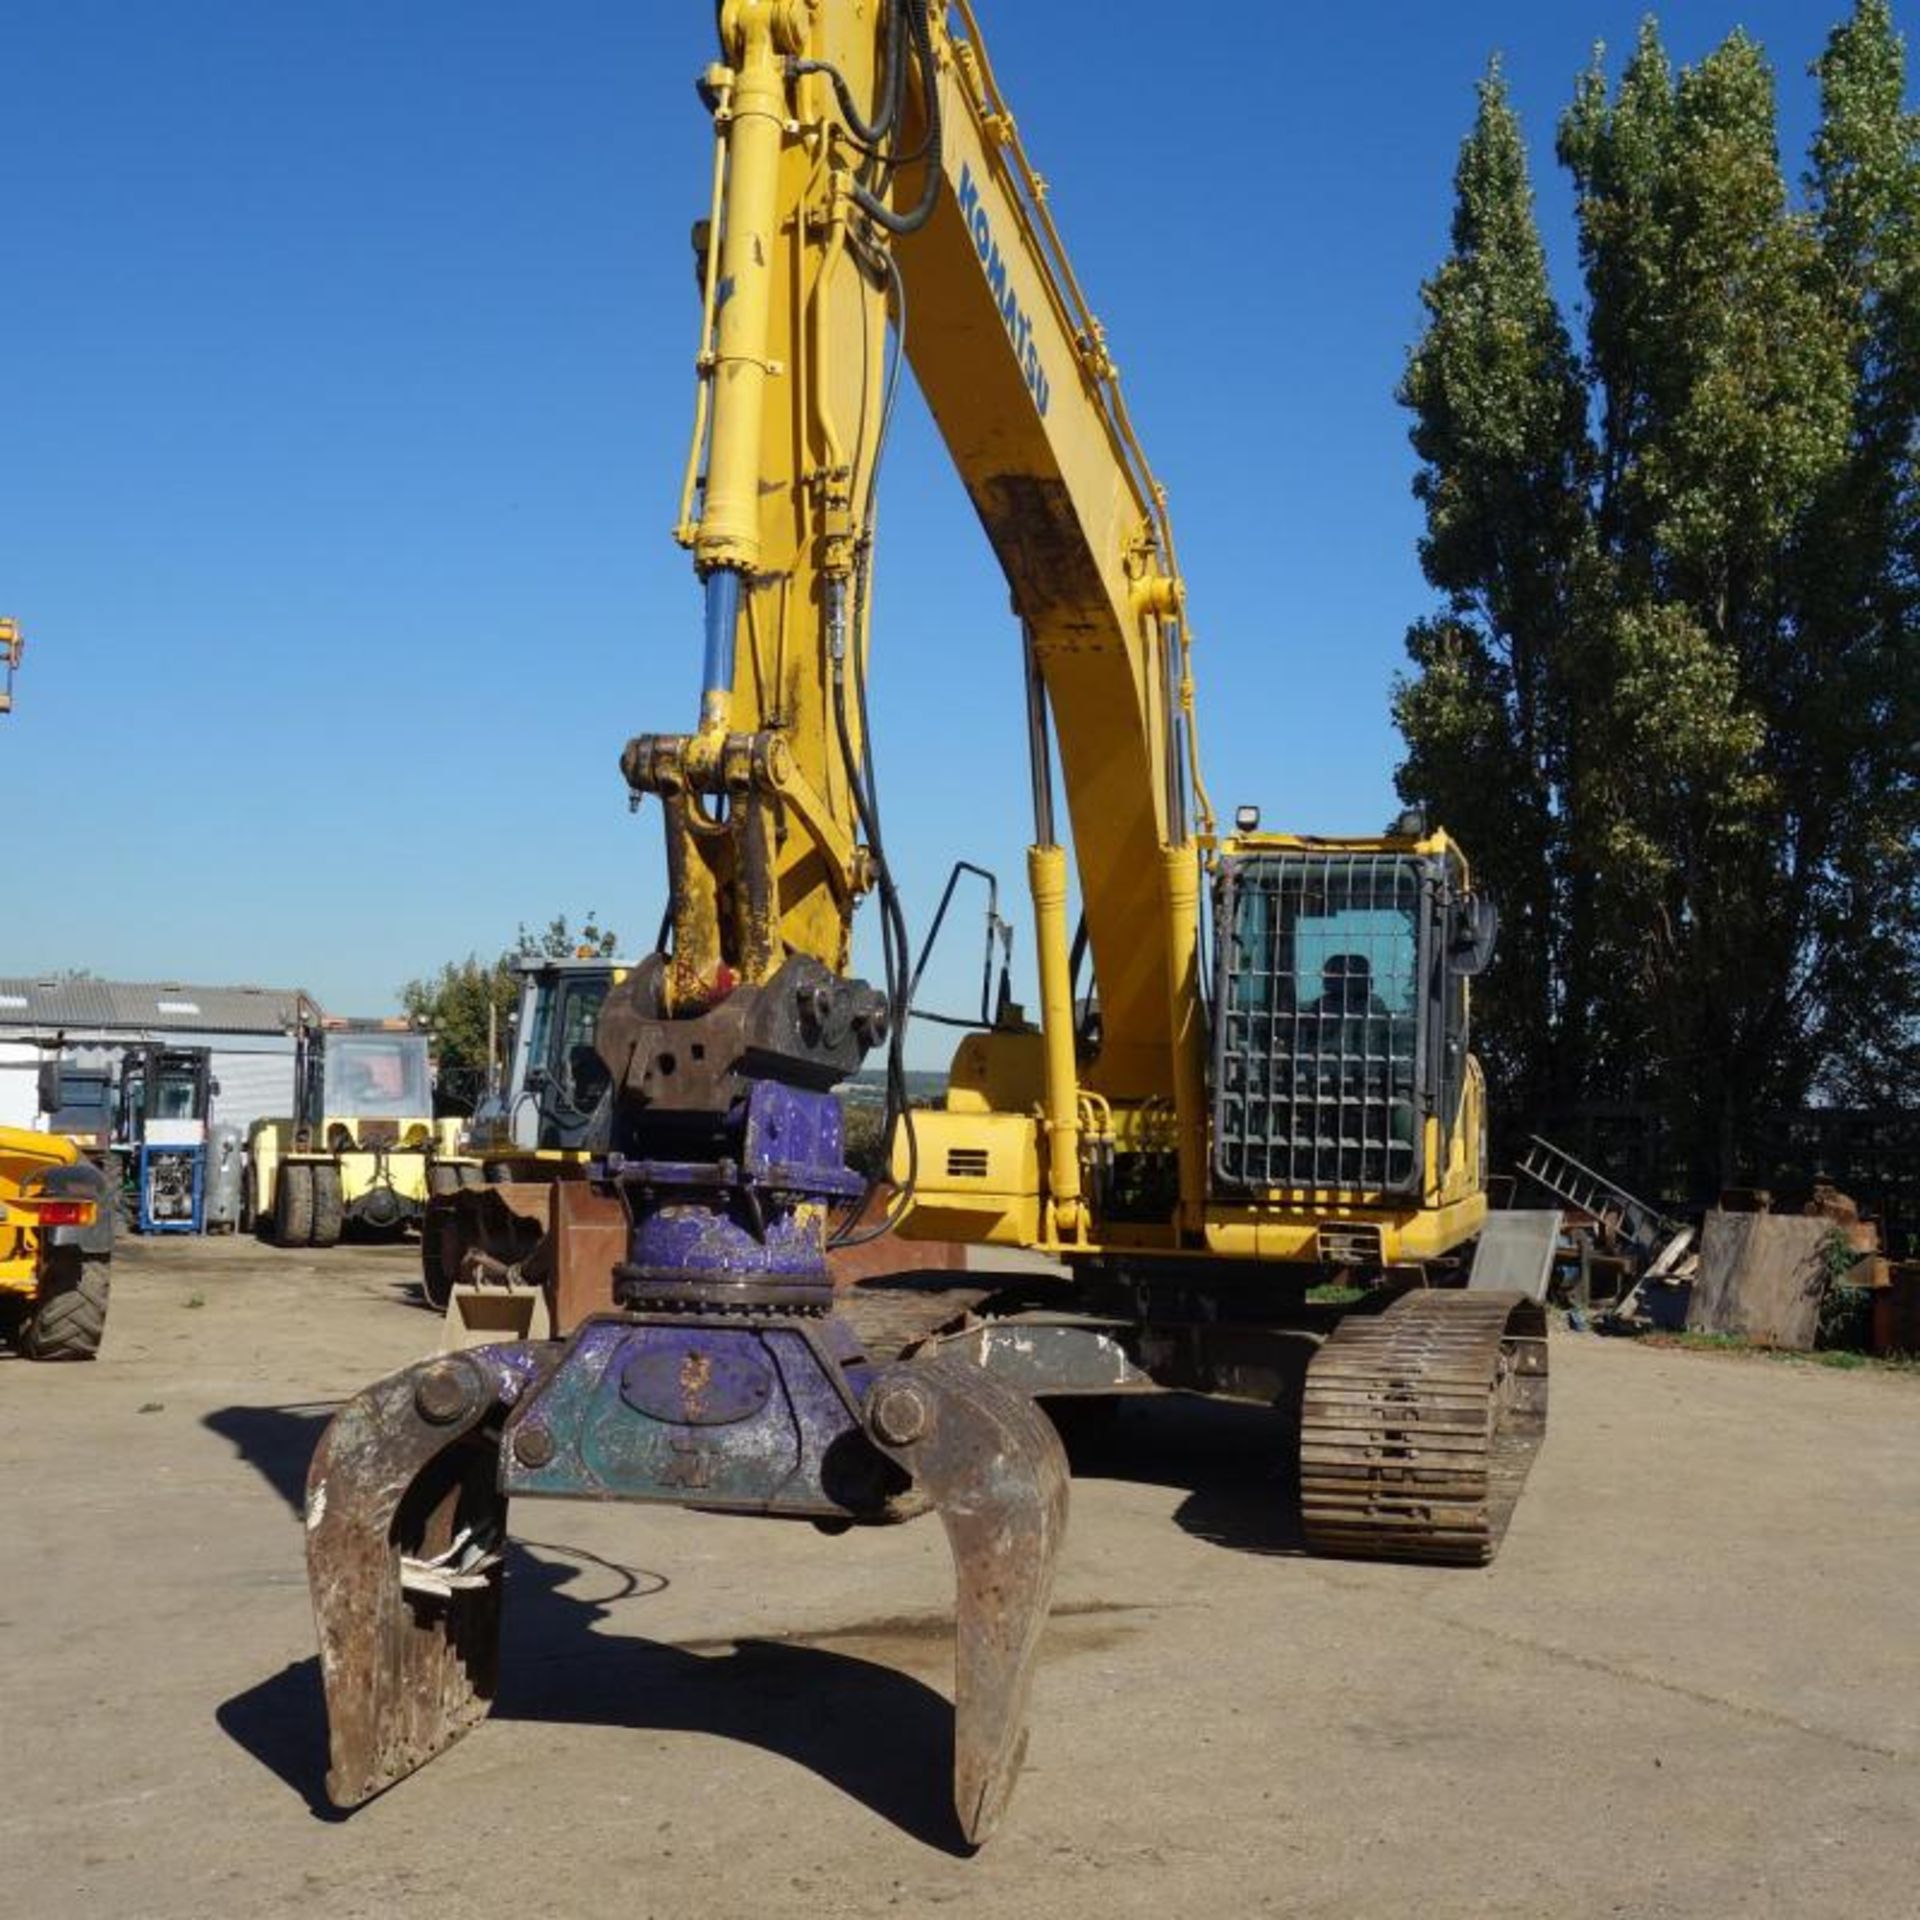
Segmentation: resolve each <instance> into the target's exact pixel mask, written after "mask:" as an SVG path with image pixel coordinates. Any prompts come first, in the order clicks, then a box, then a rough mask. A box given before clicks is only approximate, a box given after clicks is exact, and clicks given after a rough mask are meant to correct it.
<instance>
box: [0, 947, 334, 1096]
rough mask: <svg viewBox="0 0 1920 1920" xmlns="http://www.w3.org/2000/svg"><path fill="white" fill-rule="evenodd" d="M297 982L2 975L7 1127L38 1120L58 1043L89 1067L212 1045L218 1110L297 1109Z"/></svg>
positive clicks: (0, 1029) (0, 1068) (1, 1063)
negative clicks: (218, 983) (137, 1051)
mask: <svg viewBox="0 0 1920 1920" xmlns="http://www.w3.org/2000/svg"><path fill="white" fill-rule="evenodd" d="M303 1002H304V1004H305V1005H306V1007H307V1009H308V1012H309V1014H310V1015H311V1014H312V1013H313V1012H315V1011H317V1009H315V1008H314V1004H313V1002H312V1000H311V999H309V998H308V997H307V996H306V995H305V994H303V993H302V992H301V991H300V990H299V989H298V988H297V987H199V986H187V985H184V984H182V983H181V982H179V981H123V980H89V979H78V980H47V979H40V980H35V979H7V978H4V977H0V1125H4V1126H15V1127H31V1126H32V1125H33V1124H34V1123H35V1120H36V1119H37V1117H38V1113H39V1069H40V1067H41V1064H42V1063H43V1062H44V1061H47V1060H49V1059H51V1058H52V1057H53V1050H54V1048H55V1047H56V1046H60V1047H62V1048H63V1049H64V1053H65V1057H66V1058H67V1059H69V1060H72V1061H75V1062H78V1063H80V1064H83V1065H92V1064H98V1063H99V1062H101V1061H104V1060H111V1059H115V1058H117V1057H118V1055H119V1054H120V1052H121V1051H122V1050H123V1049H124V1048H127V1047H130V1046H138V1045H140V1044H142V1043H144V1042H147V1041H159V1042H162V1043H164V1044H165V1045H167V1046H175V1047H207V1048H209V1049H211V1051H212V1054H213V1077H214V1078H215V1079H216V1080H217V1081H218V1082H219V1083H220V1091H219V1093H218V1095H217V1096H216V1097H215V1100H214V1103H213V1109H214V1118H215V1119H216V1120H219V1121H222V1122H231V1123H232V1124H233V1125H236V1126H238V1127H240V1128H242V1129H243V1130H244V1129H245V1128H247V1127H249V1126H251V1125H252V1123H253V1122H254V1121H255V1120H262V1119H267V1118H269V1117H272V1116H276V1115H284V1114H289V1113H291V1112H292V1111H293V1050H294V1049H293V1035H294V1027H295V1023H296V1019H297V1016H298V1011H299V1008H300V1007H301V1005H302V1003H303Z"/></svg>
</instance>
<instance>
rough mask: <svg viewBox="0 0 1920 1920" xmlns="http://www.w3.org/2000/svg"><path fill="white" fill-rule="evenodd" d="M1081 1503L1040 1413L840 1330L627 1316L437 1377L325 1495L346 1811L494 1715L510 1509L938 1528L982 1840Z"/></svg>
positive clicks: (336, 1792) (310, 1513) (412, 1374)
mask: <svg viewBox="0 0 1920 1920" xmlns="http://www.w3.org/2000/svg"><path fill="white" fill-rule="evenodd" d="M1067 1486H1068V1473H1067V1463H1066V1457H1065V1455H1064V1453H1063V1452H1062V1450H1061V1447H1060V1442H1059V1440H1058V1438H1057V1437H1056V1436H1055V1434H1054V1431H1053V1428H1052V1426H1051V1425H1050V1424H1049V1422H1048V1421H1047V1419H1046V1417H1045V1416H1044V1415H1043V1414H1042V1413H1041V1412H1040V1410H1039V1409H1038V1407H1037V1406H1035V1405H1034V1403H1033V1402H1032V1401H1030V1400H1028V1399H1027V1398H1025V1397H1024V1396H1023V1395H1021V1394H1019V1393H1017V1392H1014V1391H1013V1390H1011V1389H1009V1388H1008V1387H1006V1386H1004V1385H1003V1384H1001V1383H1000V1382H998V1381H996V1380H994V1379H992V1378H991V1377H989V1376H988V1375H986V1374H984V1373H983V1372H981V1371H980V1370H979V1369H977V1368H975V1367H973V1366H972V1365H971V1364H969V1363H967V1362H965V1361H962V1360H958V1359H955V1358H952V1357H947V1356H942V1357H929V1358H925V1359H910V1360H904V1361H900V1362H897V1363H895V1364H893V1365H891V1366H887V1367H884V1368H876V1367H875V1366H874V1365H873V1364H872V1362H870V1361H869V1360H868V1359H867V1357H866V1355H865V1354H864V1353H863V1352H862V1351H861V1349H860V1348H859V1346H858V1344H857V1342H856V1341H855V1340H854V1338H853V1336H852V1335H851V1333H850V1332H848V1330H847V1329H846V1327H845V1325H844V1324H843V1323H842V1322H841V1321H840V1320H839V1319H838V1318H836V1317H831V1316H829V1317H827V1318H824V1319H803V1318H768V1319H758V1318H756V1319H751V1320H746V1321H744V1322H743V1321H742V1320H741V1319H740V1318H738V1317H733V1316H720V1315H716V1316H711V1317H704V1318H702V1317H690V1316H678V1317H673V1318H654V1317H649V1316H647V1315H644V1314H610V1315H605V1316H601V1317H598V1318H596V1319H593V1320H590V1321H588V1322H586V1323H585V1324H584V1325H583V1326H581V1327H580V1328H579V1329H578V1330H577V1331H576V1332H575V1334H574V1335H573V1336H572V1338H571V1339H569V1340H568V1341H566V1342H564V1343H561V1342H551V1343H547V1344H544V1345H513V1346H497V1347H483V1348H477V1349H472V1350H469V1351H466V1352H462V1353H452V1354H444V1355H442V1356H440V1357H438V1358H437V1359H433V1360H428V1361H423V1362H421V1363H420V1364H419V1365H417V1366H414V1367H411V1368H408V1369H407V1370H406V1371H404V1372H402V1373H398V1374H395V1375H393V1376H392V1377H391V1378H389V1379H386V1380H383V1381H381V1382H379V1383H378V1384H377V1385H375V1386H373V1387H371V1388H369V1389H368V1390H367V1391H366V1392H364V1393H362V1394H360V1395H359V1396H358V1397H357V1398H356V1399H354V1400H352V1401H350V1402H348V1404H347V1405H346V1406H344V1407H343V1408H342V1409H341V1410H340V1412H339V1413H338V1414H337V1415H336V1416H335V1418H334V1420H333V1423H332V1424H331V1425H330V1426H329V1427H328V1429H327V1432H326V1434H325V1436H324V1437H323V1439H322V1440H321V1443H320V1447H319V1451H318V1452H317V1453H316V1455H315V1457H314V1462H313V1469H312V1473H311V1475H310V1478H309V1483H308V1508H307V1543H308V1546H307V1553H308V1573H309V1578H310V1581H311V1584H312V1589H313V1603H314V1614H315V1619H316V1622H317V1624H318V1627H319V1635H320V1653H321V1673H322V1679H323V1682H324V1685H325V1691H326V1702H327V1717H328V1725H329V1731H330V1739H331V1747H332V1767H331V1770H330V1772H329V1774H328V1777H327V1792H328V1795H329V1797H330V1798H331V1799H332V1800H333V1802H334V1803H335V1804H336V1805H337V1806H342V1807H353V1806H357V1805H359V1804H360V1803H361V1802H362V1801H364V1800H367V1799H369V1798H371V1797H372V1796H373V1795H374V1794H376V1793H379V1792H380V1791H382V1790H383V1789H384V1788H386V1787H388V1786H391V1785H392V1784H393V1783H394V1782H395V1781H397V1780H399V1779H402V1778H404V1777H405V1775H407V1774H408V1773H410V1772H412V1771H414V1770H415V1769H416V1768H418V1767H420V1766H422V1765H424V1764H425V1762H426V1761H428V1760H429V1759H431V1758H432V1757H433V1756H434V1755H435V1754H436V1753H438V1752H440V1751H441V1750H442V1749H443V1748H444V1747H447V1746H449V1745H451V1744H452V1742H453V1741H455V1740H456V1739H458V1738H459V1737H460V1735H461V1734H463V1733H465V1732H467V1731H468V1730H469V1729H470V1728H471V1727H473V1726H474V1725H476V1724H477V1723H478V1722H479V1721H480V1720H481V1719H483V1718H484V1717H485V1715H486V1713H487V1711H488V1708H489V1706H490V1704H491V1701H492V1696H493V1690H494V1683H495V1678H496V1674H497V1669H498V1651H499V1636H500V1608H501V1603H502V1598H503V1574H504V1569H503V1564H502V1552H503V1548H504V1544H505V1534H506V1518H507V1506H508V1497H509V1495H512V1496H515V1497H519V1496H530V1497H537V1496H548V1497H555V1496H557V1497H562V1498H565V1497H572V1498H597V1499H619V1500H632V1501H641V1502H656V1503H663V1504H671V1505H677V1506H686V1507H693V1508H696V1509H702V1510H707V1511H721V1512H735V1513H758V1514H767V1515H787V1516H792V1517H797V1518H813V1519H816V1520H822V1521H826V1522H828V1523H829V1524H834V1523H842V1524H843V1523H847V1522H872V1523H883V1522H888V1521H894V1520H900V1519H906V1518H910V1517H912V1516H913V1515H915V1514H919V1513H923V1512H925V1511H926V1510H927V1509H928V1508H929V1507H931V1508H932V1509H934V1510H935V1511H937V1512H938V1513H939V1515H940V1517H941V1521H942V1523H943V1525H944V1526H945V1528H946V1533H947V1538H948V1542H949V1544H950V1546H951V1548H952V1550H953V1558H954V1566H955V1571H956V1575H957V1583H958V1600H957V1604H956V1609H955V1611H956V1623H957V1630H958V1651H957V1658H956V1663H955V1702H954V1806H955V1811H956V1814H957V1816H958V1819H959V1824H960V1827H961V1830H962V1832H963V1833H964V1834H965V1836H966V1838H967V1839H968V1841H969V1842H971V1843H974V1844H978V1843H979V1842H981V1841H984V1840H985V1839H986V1838H987V1836H988V1835H989V1834H990V1833H991V1832H992V1831H993V1829H994V1827H995V1826H996V1825H997V1824H998V1822H999V1819H1000V1817H1001V1815H1002V1813H1003V1812H1004V1811H1005V1809H1006V1805H1007V1801H1008V1798H1009V1796H1010V1795H1011V1793H1012V1790H1013V1785H1014V1781H1015V1779H1016V1777H1017V1776H1018V1773H1019V1769H1020V1763H1021V1758H1022V1756H1023V1754H1024V1751H1025V1746H1026V1715H1027V1700H1028V1695H1029V1692H1030V1689H1031V1683H1032V1672H1033V1663H1034V1657H1035V1654H1036V1651H1037V1649H1038V1646H1039V1641H1040V1636H1041V1633H1042V1631H1043V1629H1044V1627H1045V1624H1046V1615H1047V1607H1048V1603H1049V1599H1050V1597H1051V1593H1052V1587H1053V1574H1054V1566H1055V1562H1056V1560H1057V1558H1058V1555H1059V1550H1060V1545H1061V1541H1062V1539H1063V1537H1064V1534H1065V1530H1066V1516H1067Z"/></svg>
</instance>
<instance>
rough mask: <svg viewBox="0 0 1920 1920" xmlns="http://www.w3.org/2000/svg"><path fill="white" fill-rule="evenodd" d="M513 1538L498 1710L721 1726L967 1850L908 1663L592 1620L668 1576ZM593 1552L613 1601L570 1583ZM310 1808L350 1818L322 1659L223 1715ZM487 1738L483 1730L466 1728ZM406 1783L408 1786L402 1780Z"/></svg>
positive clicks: (949, 1846) (941, 1726)
mask: <svg viewBox="0 0 1920 1920" xmlns="http://www.w3.org/2000/svg"><path fill="white" fill-rule="evenodd" d="M541 1551H542V1553H549V1554H553V1555H565V1556H566V1558H565V1559H564V1560H561V1559H549V1558H541V1557H539V1556H538V1555H536V1554H534V1553H530V1552H528V1551H527V1550H526V1549H525V1548H524V1547H520V1546H515V1547H513V1548H512V1549H511V1550H510V1557H509V1561H508V1567H507V1595H508V1599H507V1605H506V1608H505V1625H504V1631H503V1644H502V1648H501V1684H500V1691H499V1695H498V1697H497V1699H496V1700H495V1703H494V1709H493V1718H494V1719H496V1720H526V1721H545V1722H550V1723H558V1724H562V1725H580V1726H606V1727H629V1728H632V1729H634V1730H635V1731H656V1732H681V1733H702V1734H711V1735H713V1736H715V1737H716V1738H719V1739H723V1740H738V1741H742V1742H745V1743H746V1744H748V1745H750V1746H756V1747H761V1748H763V1749H765V1750H766V1751H767V1752H769V1753H775V1754H779V1755H781V1756H782V1757H783V1758H785V1759H788V1760H791V1761H793V1762H794V1763H795V1764H796V1765H798V1766H802V1767H805V1768H807V1769H808V1770H809V1771H810V1772H813V1773H816V1774H818V1775H819V1776H820V1777H821V1778H822V1779H823V1780H826V1781H829V1782H830V1783H831V1784H833V1785H834V1786H836V1787H838V1788H839V1789H840V1791H841V1792H843V1793H845V1794H847V1795H849V1796H850V1797H851V1798H853V1799H855V1800H858V1801H859V1802H861V1803H862V1804H863V1805H864V1806H866V1807H869V1808H871V1809H872V1811H873V1812H875V1813H876V1814H878V1815H879V1816H880V1817H881V1818H882V1819H884V1820H887V1821H890V1822H891V1823H892V1824H893V1825H894V1826H896V1827H898V1828H900V1829H901V1831H903V1832H904V1833H906V1834H908V1835H910V1836H911V1837H912V1838H914V1839H916V1840H918V1841H920V1842H921V1843H922V1844H923V1845H926V1846H929V1847H934V1848H938V1849H939V1850H940V1851H942V1852H946V1853H951V1854H955V1855H963V1854H965V1853H967V1852H968V1851H969V1849H968V1847H967V1845H966V1842H965V1840H964V1838H963V1836H962V1834H961V1832H960V1827H959V1822H958V1821H957V1819H956V1818H955V1816H954V1811H953V1802H952V1768H953V1708H952V1706H951V1705H950V1704H949V1703H948V1702H947V1701H946V1700H945V1699H944V1698H943V1697H942V1696H941V1695H940V1694H939V1693H937V1692H935V1691H934V1690H933V1689H932V1688H931V1687H928V1686H925V1685H923V1684H922V1683H921V1682H920V1681H918V1680H916V1679H914V1678H912V1677H911V1676H910V1675H908V1674H904V1673H900V1672H897V1671H895V1670H894V1669H893V1668H891V1667H886V1666H881V1665H878V1664H876V1663H875V1662H873V1661H869V1660H861V1659H856V1658H854V1657H853V1656H851V1655H849V1654H845V1653H837V1652H833V1651H830V1650H829V1649H827V1648H824V1647H817V1646H808V1645H805V1644H800V1643H795V1642H788V1641H766V1640H747V1641H741V1642H739V1643H737V1644H734V1645H729V1646H725V1647H722V1648H718V1649H716V1650H712V1651H696V1650H693V1649H689V1648H683V1647H671V1646H665V1645H662V1644H660V1643H659V1642H657V1641H652V1640H646V1639H642V1638H637V1637H634V1636H632V1635H609V1634H601V1633H596V1632H595V1631H594V1628H595V1626H596V1624H597V1623H598V1622H599V1621H601V1620H603V1619H605V1618H606V1617H607V1615H608V1613H609V1611H610V1609H611V1606H612V1605H613V1604H614V1602H616V1601H618V1600H620V1599H624V1598H629V1597H635V1596H638V1597H644V1596H645V1595H646V1594H647V1593H649V1592H654V1591H658V1590H659V1588H660V1587H661V1586H664V1584H665V1582H664V1581H663V1580H661V1579H660V1578H659V1576H657V1575H652V1574H644V1573H635V1572H632V1571H631V1570H629V1569H626V1568H620V1567H614V1566H612V1565H611V1563H609V1562H605V1561H597V1560H596V1557H595V1556H591V1555H582V1554H577V1553H575V1552H574V1551H573V1550H571V1549H566V1548H542V1550H541ZM569 1561H571V1562H575V1563H578V1562H581V1561H590V1562H593V1563H594V1564H597V1565H599V1566H600V1567H603V1568H605V1569H606V1570H607V1571H609V1572H612V1573H614V1574H616V1575H618V1576H620V1577H621V1579H622V1587H621V1590H619V1591H617V1592H616V1593H615V1594H614V1595H613V1596H612V1597H611V1598H610V1599H581V1598H575V1597H574V1596H573V1595H572V1594H570V1593H568V1592H565V1591H563V1588H565V1587H566V1586H568V1585H569V1584H570V1583H572V1582H574V1581H575V1580H576V1579H577V1577H578V1571H579V1569H578V1565H577V1564H568V1562H569ZM215 1718H216V1719H217V1721H218V1722H219V1724H220V1726H221V1728H222V1730H223V1731H224V1732H225V1733H226V1734H227V1736H228V1737H229V1738H230V1739H232V1740H233V1741H234V1742H235V1743H236V1744H237V1745H239V1746H240V1747H242V1748H244V1749H245V1750H246V1751H247V1752H248V1753H250V1754H252V1755H253V1757H254V1758H255V1759H256V1760H258V1761H259V1762H260V1764H261V1765H262V1766H264V1767H266V1768H268V1769H269V1770H270V1771H271V1772H273V1773H275V1774H277V1775H278V1776H279V1777H280V1778H281V1779H282V1780H284V1781H285V1782H286V1783H287V1785H288V1786H290V1787H291V1788H292V1789H293V1790H294V1792H296V1793H297V1794H299V1795H300V1796H301V1798H302V1799H303V1800H305V1801H306V1803H307V1805H308V1807H309V1808H310V1809H311V1810H312V1812H313V1814H314V1815H315V1817H316V1818H318V1819H322V1820H340V1819H344V1818H346V1817H347V1816H346V1815H344V1814H342V1813H341V1812H339V1811H338V1810H337V1809H336V1808H334V1807H333V1806H332V1805H331V1804H330V1803H329V1802H328V1800H327V1797H326V1768H327V1758H326V1756H327V1723H326V1708H325V1703H324V1700H323V1698H322V1694H321V1688H320V1664H319V1661H318V1660H317V1659H316V1660H302V1661H298V1662H296V1663H295V1664H294V1665H292V1666H289V1667H287V1668H285V1669H283V1670H282V1671H281V1672H280V1673H277V1674H275V1675H274V1676H273V1677H272V1678H271V1679H270V1680H265V1681H263V1682H261V1684H260V1685H258V1686H256V1687H252V1688H249V1689H248V1690H247V1691H246V1692H245V1693H241V1694H236V1695H235V1696H234V1697H233V1698H232V1699H231V1700H228V1701H226V1702H224V1703H223V1704H222V1705H221V1706H220V1707H219V1709H218V1710H217V1712H216V1714H215ZM468 1737H469V1738H474V1739H485V1738H486V1730H485V1728H484V1727H482V1728H480V1729H478V1730H477V1731H476V1732H475V1733H474V1734H471V1735H469V1736H468ZM397 1790H398V1791H399V1792H402V1793H404V1792H406V1790H407V1789H406V1785H405V1783H404V1782H403V1783H401V1785H400V1786H399V1788H398V1789H397Z"/></svg>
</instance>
